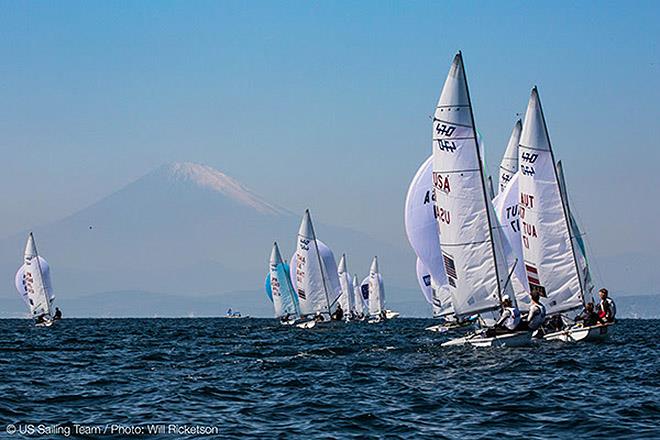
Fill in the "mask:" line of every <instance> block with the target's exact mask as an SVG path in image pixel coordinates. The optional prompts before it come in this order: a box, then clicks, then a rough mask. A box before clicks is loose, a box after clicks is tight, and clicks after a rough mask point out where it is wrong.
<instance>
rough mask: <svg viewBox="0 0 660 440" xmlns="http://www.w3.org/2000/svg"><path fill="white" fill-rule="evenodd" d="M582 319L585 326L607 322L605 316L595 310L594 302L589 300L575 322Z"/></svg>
mask: <svg viewBox="0 0 660 440" xmlns="http://www.w3.org/2000/svg"><path fill="white" fill-rule="evenodd" d="M578 321H582V325H583V326H584V327H591V326H594V325H596V324H605V321H604V320H603V318H601V317H600V316H598V313H596V312H595V311H594V303H592V302H589V303H587V304H586V305H585V306H584V310H582V312H580V314H579V315H577V316H576V317H575V322H578Z"/></svg>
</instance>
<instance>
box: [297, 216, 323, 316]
mask: <svg viewBox="0 0 660 440" xmlns="http://www.w3.org/2000/svg"><path fill="white" fill-rule="evenodd" d="M295 257H296V260H295V262H294V261H291V268H292V272H293V271H294V270H295V283H292V284H294V285H295V287H296V293H297V294H298V301H299V304H300V313H301V314H303V315H311V314H314V313H316V312H320V313H327V314H329V313H330V298H329V294H328V293H329V292H328V289H329V286H327V282H326V275H325V269H324V267H323V263H322V260H321V257H320V255H319V249H318V244H317V242H316V234H315V233H314V227H313V226H312V218H311V216H310V214H309V210H307V211H305V215H304V216H303V219H302V223H301V224H300V229H299V230H298V240H297V243H296V254H295ZM294 268H295V269H294Z"/></svg>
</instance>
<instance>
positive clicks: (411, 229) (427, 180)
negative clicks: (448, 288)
mask: <svg viewBox="0 0 660 440" xmlns="http://www.w3.org/2000/svg"><path fill="white" fill-rule="evenodd" d="M432 176H433V156H430V157H429V158H428V159H427V160H426V161H424V163H423V164H422V165H421V166H420V167H419V169H418V170H417V173H416V174H415V177H413V180H412V182H410V187H409V188H408V194H407V195H406V204H405V211H404V223H405V227H406V235H407V236H408V241H409V242H410V246H412V248H413V250H414V251H415V254H417V257H418V258H419V259H420V260H421V262H422V264H423V265H424V266H425V267H426V268H427V270H428V271H429V272H430V274H431V276H432V277H433V280H434V281H435V284H436V285H443V284H446V283H447V274H446V273H445V267H444V265H443V263H442V252H441V250H440V236H439V229H438V222H437V220H436V218H435V213H436V209H435V195H434V194H433V180H432Z"/></svg>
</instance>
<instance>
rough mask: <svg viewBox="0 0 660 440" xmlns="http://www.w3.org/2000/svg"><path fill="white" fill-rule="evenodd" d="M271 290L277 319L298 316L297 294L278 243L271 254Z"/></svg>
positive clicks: (274, 244)
mask: <svg viewBox="0 0 660 440" xmlns="http://www.w3.org/2000/svg"><path fill="white" fill-rule="evenodd" d="M270 288H271V292H272V295H273V307H274V308H275V317H276V318H281V317H283V316H287V315H290V316H291V317H295V316H298V310H297V304H296V303H297V300H296V299H297V298H296V294H295V292H294V290H293V286H292V285H291V280H290V279H289V274H288V271H287V270H286V266H285V264H284V261H282V255H281V254H280V250H279V248H278V246H277V243H273V250H272V252H271V254H270Z"/></svg>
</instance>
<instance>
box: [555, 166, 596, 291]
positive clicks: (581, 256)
mask: <svg viewBox="0 0 660 440" xmlns="http://www.w3.org/2000/svg"><path fill="white" fill-rule="evenodd" d="M557 176H559V189H560V190H561V192H562V197H563V198H564V202H565V203H566V211H568V222H569V224H570V226H571V239H572V240H573V250H574V251H575V258H576V261H577V266H578V271H579V274H580V278H581V280H582V281H581V285H582V291H583V296H584V298H583V299H584V302H585V303H587V302H593V301H594V298H593V290H594V288H595V286H594V283H593V280H592V279H591V273H590V271H589V262H588V261H587V248H586V246H585V242H584V237H583V236H582V235H583V234H582V232H581V231H580V228H579V226H578V224H577V221H576V220H575V217H574V216H573V211H571V208H570V203H569V201H568V189H567V187H566V179H565V178H564V167H563V166H562V163H561V160H560V161H559V162H557Z"/></svg>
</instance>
